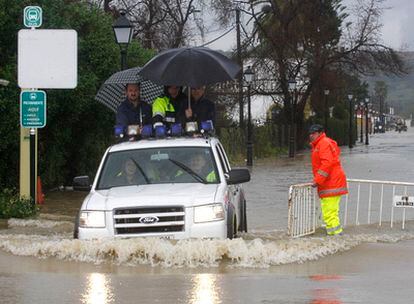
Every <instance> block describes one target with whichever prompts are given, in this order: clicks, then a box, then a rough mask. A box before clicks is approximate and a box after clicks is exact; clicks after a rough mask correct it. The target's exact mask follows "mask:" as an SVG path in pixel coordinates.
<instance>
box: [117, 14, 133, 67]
mask: <svg viewBox="0 0 414 304" xmlns="http://www.w3.org/2000/svg"><path fill="white" fill-rule="evenodd" d="M120 14H121V16H119V17H118V19H116V21H115V23H114V25H113V26H112V28H113V30H114V33H115V39H116V43H117V44H118V45H119V48H120V49H121V70H125V69H126V68H127V50H128V45H129V43H130V41H131V37H132V31H133V27H132V24H131V22H129V20H128V18H127V17H125V14H126V12H125V11H121V12H120Z"/></svg>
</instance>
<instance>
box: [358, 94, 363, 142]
mask: <svg viewBox="0 0 414 304" xmlns="http://www.w3.org/2000/svg"><path fill="white" fill-rule="evenodd" d="M363 111H364V102H363V101H361V102H360V103H359V112H360V114H361V136H360V139H359V142H360V143H361V144H362V143H363V142H364V115H363Z"/></svg>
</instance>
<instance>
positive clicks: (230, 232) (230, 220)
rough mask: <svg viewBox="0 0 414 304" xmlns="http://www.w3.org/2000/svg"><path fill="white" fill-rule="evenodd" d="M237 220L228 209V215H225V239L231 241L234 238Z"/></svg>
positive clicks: (231, 210) (232, 211)
mask: <svg viewBox="0 0 414 304" xmlns="http://www.w3.org/2000/svg"><path fill="white" fill-rule="evenodd" d="M236 227H237V219H236V215H235V214H234V209H233V208H229V211H228V214H227V238H228V239H230V240H231V239H233V238H234V236H235V235H236V233H237V229H236Z"/></svg>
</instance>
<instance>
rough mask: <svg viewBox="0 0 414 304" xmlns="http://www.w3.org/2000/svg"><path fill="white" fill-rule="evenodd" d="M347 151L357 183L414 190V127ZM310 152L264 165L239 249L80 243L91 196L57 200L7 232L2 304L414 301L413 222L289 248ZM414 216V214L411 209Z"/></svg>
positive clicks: (1, 259)
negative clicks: (294, 200)
mask: <svg viewBox="0 0 414 304" xmlns="http://www.w3.org/2000/svg"><path fill="white" fill-rule="evenodd" d="M370 140H371V145H369V146H365V145H363V144H359V145H357V146H356V147H355V148H354V149H352V150H349V149H348V148H346V147H343V148H342V160H343V165H344V168H345V171H346V173H347V176H348V177H349V178H359V179H376V180H395V181H406V182H413V181H414V178H413V177H414V157H413V156H412V155H413V152H414V130H413V128H409V129H408V132H403V133H396V132H388V133H386V134H375V135H374V136H372V137H371V138H370ZM310 181H311V172H310V160H309V151H305V152H303V153H301V154H300V155H298V156H297V157H296V158H295V159H294V160H291V159H288V158H281V159H278V160H265V161H260V162H259V161H258V162H256V163H255V166H254V167H253V170H252V181H251V182H250V183H249V184H246V185H245V190H246V196H247V199H248V209H247V211H248V224H249V233H248V234H244V235H242V237H241V238H238V239H235V240H224V241H218V240H190V241H179V242H170V241H167V240H160V239H155V238H154V239H134V240H106V241H79V240H72V239H71V234H72V229H73V217H74V215H75V214H76V212H77V209H78V207H79V205H80V203H81V200H82V197H83V196H84V195H85V194H84V193H76V192H64V193H61V192H55V193H49V194H48V195H47V201H46V205H45V206H44V207H43V208H42V214H41V216H40V217H39V218H38V219H36V220H11V221H9V229H7V230H2V231H1V232H0V249H1V251H0V296H1V299H2V300H1V302H2V303H391V302H392V303H412V302H413V301H414V291H413V290H412V286H411V285H412V284H411V283H410V282H412V281H413V279H414V273H413V272H412V268H413V266H414V262H412V252H413V249H414V225H413V223H408V226H407V229H406V230H404V231H401V229H400V228H399V227H398V228H397V227H394V228H393V229H390V228H386V227H383V228H381V229H378V227H377V226H376V225H371V226H363V227H354V228H349V229H347V230H346V231H347V233H346V235H344V236H342V237H337V238H328V237H326V236H324V234H323V233H321V232H318V233H317V234H316V235H315V236H312V237H306V238H301V239H296V240H291V239H289V238H288V237H287V236H286V227H287V189H288V187H289V186H290V185H291V184H296V183H303V182H310ZM410 211H411V210H410Z"/></svg>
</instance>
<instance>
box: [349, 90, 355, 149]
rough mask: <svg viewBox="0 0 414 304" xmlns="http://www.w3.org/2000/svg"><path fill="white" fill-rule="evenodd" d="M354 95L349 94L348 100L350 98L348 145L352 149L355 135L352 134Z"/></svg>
mask: <svg viewBox="0 0 414 304" xmlns="http://www.w3.org/2000/svg"><path fill="white" fill-rule="evenodd" d="M353 97H354V96H353V95H352V94H349V95H348V100H349V135H348V136H349V143H348V147H349V148H350V149H352V148H353V147H354V145H353V136H352V121H353V116H354V109H353V106H352V98H353Z"/></svg>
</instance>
